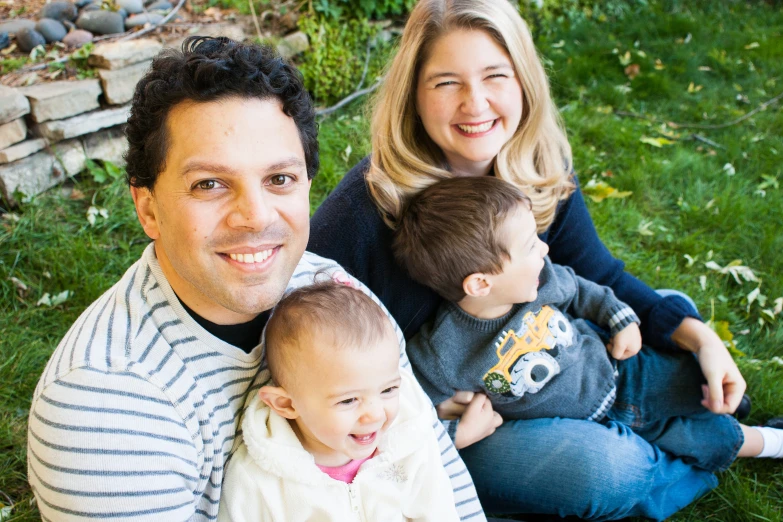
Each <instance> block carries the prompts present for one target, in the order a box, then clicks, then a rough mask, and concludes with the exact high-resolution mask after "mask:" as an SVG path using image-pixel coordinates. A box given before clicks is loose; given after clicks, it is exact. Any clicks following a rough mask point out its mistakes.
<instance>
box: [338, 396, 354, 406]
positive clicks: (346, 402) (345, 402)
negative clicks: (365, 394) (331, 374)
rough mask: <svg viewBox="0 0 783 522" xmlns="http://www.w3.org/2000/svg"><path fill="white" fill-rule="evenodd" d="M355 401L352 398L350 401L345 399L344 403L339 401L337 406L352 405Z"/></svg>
mask: <svg viewBox="0 0 783 522" xmlns="http://www.w3.org/2000/svg"><path fill="white" fill-rule="evenodd" d="M355 400H356V399H355V398H354V397H351V398H350V399H345V400H344V401H340V402H339V403H338V404H346V405H348V404H353V403H354V401H355Z"/></svg>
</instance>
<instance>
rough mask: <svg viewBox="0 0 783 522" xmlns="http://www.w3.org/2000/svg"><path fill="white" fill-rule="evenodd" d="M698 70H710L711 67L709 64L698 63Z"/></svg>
mask: <svg viewBox="0 0 783 522" xmlns="http://www.w3.org/2000/svg"><path fill="white" fill-rule="evenodd" d="M699 70H700V71H711V70H712V67H709V66H707V65H700V66H699Z"/></svg>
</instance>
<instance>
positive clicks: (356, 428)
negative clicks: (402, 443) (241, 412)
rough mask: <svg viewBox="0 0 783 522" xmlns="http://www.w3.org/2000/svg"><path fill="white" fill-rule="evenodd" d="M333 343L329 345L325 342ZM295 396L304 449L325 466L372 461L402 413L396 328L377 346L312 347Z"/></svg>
mask: <svg viewBox="0 0 783 522" xmlns="http://www.w3.org/2000/svg"><path fill="white" fill-rule="evenodd" d="M325 342H329V341H325ZM305 352H307V357H304V358H306V359H308V360H306V361H302V364H301V365H300V368H299V370H298V372H297V373H298V375H297V380H298V382H299V383H300V385H298V386H297V387H296V388H297V389H296V390H294V392H293V393H291V396H292V399H293V404H294V407H295V408H296V411H297V413H298V414H299V417H298V418H297V419H296V427H297V431H298V432H299V438H300V440H301V442H302V445H303V446H304V448H305V449H306V450H308V451H309V452H310V453H311V454H312V455H313V456H314V457H315V461H316V463H317V464H320V465H322V466H341V465H343V464H347V463H348V461H350V460H356V459H364V458H367V457H369V456H371V455H372V454H373V453H374V452H375V449H376V448H377V446H378V441H379V439H380V437H381V436H382V435H383V434H384V432H385V431H386V429H387V428H388V427H389V426H390V425H391V423H392V422H393V421H394V419H395V418H396V416H397V412H398V410H399V402H400V401H399V386H400V369H399V364H400V350H399V345H398V343H397V337H396V335H394V333H393V331H392V330H391V328H388V329H387V331H386V332H385V335H384V337H383V339H382V340H381V341H380V342H378V343H376V344H375V345H374V346H366V347H359V348H355V349H354V348H343V347H331V346H323V347H310V349H308V350H305Z"/></svg>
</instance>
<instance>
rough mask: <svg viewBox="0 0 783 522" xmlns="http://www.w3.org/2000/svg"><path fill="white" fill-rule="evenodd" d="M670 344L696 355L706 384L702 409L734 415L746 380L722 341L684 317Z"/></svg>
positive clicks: (704, 326)
mask: <svg viewBox="0 0 783 522" xmlns="http://www.w3.org/2000/svg"><path fill="white" fill-rule="evenodd" d="M672 341H674V342H675V343H677V345H679V346H680V347H681V348H682V349H684V350H688V351H689V352H693V353H695V354H696V357H697V358H698V359H699V365H700V366H701V371H702V373H703V374H704V377H705V378H706V379H707V384H706V385H703V386H702V394H703V395H704V399H703V400H702V401H701V403H702V405H703V406H704V407H705V408H707V409H708V410H710V411H711V412H713V413H734V411H735V410H736V409H737V406H739V403H740V401H741V400H742V395H743V394H744V393H745V388H746V384H745V379H744V378H743V377H742V374H741V373H740V371H739V368H737V364H736V363H735V362H734V359H732V358H731V354H729V351H728V350H727V349H726V347H725V346H724V344H723V341H721V340H720V337H718V334H716V333H715V332H713V331H712V329H711V328H710V327H709V326H707V325H706V324H704V323H703V322H701V321H699V320H698V319H694V318H692V317H686V318H685V319H684V320H683V321H682V323H681V324H680V326H678V327H677V329H676V330H675V331H674V333H673V334H672Z"/></svg>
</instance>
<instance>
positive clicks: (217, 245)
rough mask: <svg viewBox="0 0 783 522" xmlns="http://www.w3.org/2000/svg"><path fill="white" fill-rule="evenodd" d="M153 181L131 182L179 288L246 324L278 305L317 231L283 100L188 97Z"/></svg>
mask: <svg viewBox="0 0 783 522" xmlns="http://www.w3.org/2000/svg"><path fill="white" fill-rule="evenodd" d="M167 129H168V139H169V144H168V154H167V156H166V162H165V165H164V170H163V171H162V172H161V173H160V174H159V176H158V179H157V181H156V183H155V186H154V190H153V191H152V192H150V191H149V190H147V189H136V188H132V189H131V190H132V193H133V199H134V201H135V203H136V209H137V212H138V214H139V220H140V221H141V224H142V226H143V227H144V231H145V232H146V233H147V235H148V236H149V237H150V238H152V239H153V240H155V252H156V254H157V257H158V261H159V263H160V265H161V268H162V269H163V272H164V274H165V275H166V277H167V279H168V281H169V283H170V284H171V286H172V288H173V289H174V291H175V292H176V294H177V296H178V297H179V298H180V299H181V300H182V301H183V302H184V303H185V304H186V305H188V307H190V308H191V309H192V310H193V311H195V312H196V313H198V314H199V315H201V316H202V317H204V318H206V319H208V320H210V321H212V322H215V323H218V324H238V323H241V322H246V321H249V320H251V319H252V318H254V317H255V316H256V315H258V314H259V313H260V312H262V311H264V310H268V309H270V308H272V307H273V306H274V305H275V303H277V301H278V300H279V299H280V297H281V296H282V294H283V291H284V290H285V288H286V285H287V283H288V280H289V279H290V277H291V274H292V273H293V271H294V268H295V267H296V264H297V263H298V262H299V259H300V258H301V256H302V254H303V252H304V250H305V246H306V245H307V239H308V235H309V231H310V228H309V208H310V207H309V190H310V181H309V180H308V179H307V169H306V166H305V157H304V151H303V149H302V143H301V141H300V138H299V133H298V130H297V127H296V124H295V123H294V120H293V119H292V118H290V117H288V116H286V115H285V114H284V113H283V111H282V110H281V105H280V103H279V102H278V101H277V100H275V99H269V100H258V99H242V98H228V99H223V100H220V101H215V102H208V103H195V102H183V103H181V104H179V105H177V106H175V107H174V108H173V109H172V110H171V112H170V113H169V116H168V120H167Z"/></svg>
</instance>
